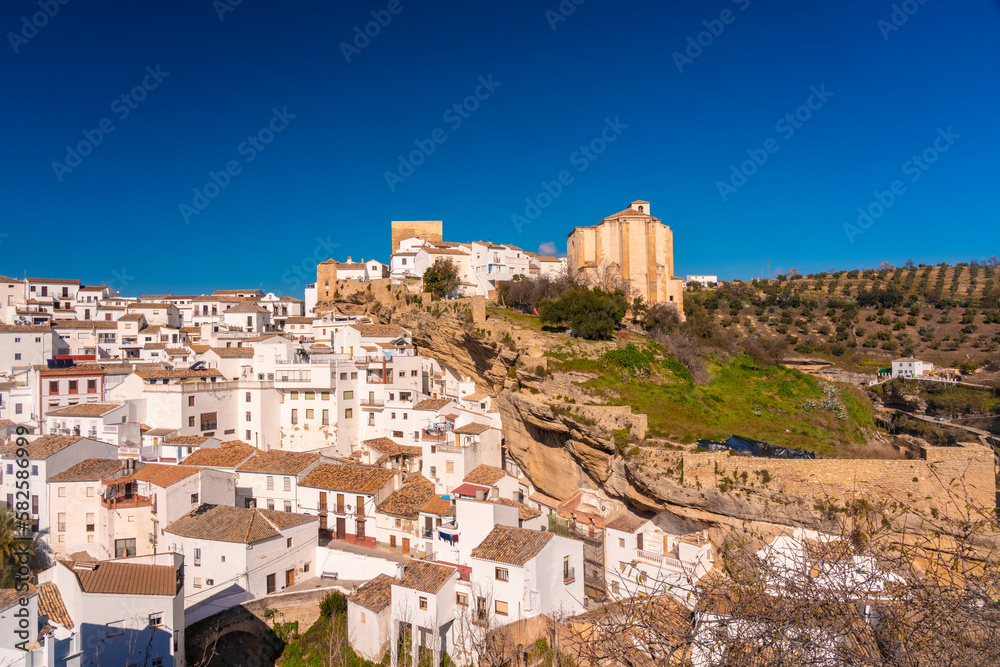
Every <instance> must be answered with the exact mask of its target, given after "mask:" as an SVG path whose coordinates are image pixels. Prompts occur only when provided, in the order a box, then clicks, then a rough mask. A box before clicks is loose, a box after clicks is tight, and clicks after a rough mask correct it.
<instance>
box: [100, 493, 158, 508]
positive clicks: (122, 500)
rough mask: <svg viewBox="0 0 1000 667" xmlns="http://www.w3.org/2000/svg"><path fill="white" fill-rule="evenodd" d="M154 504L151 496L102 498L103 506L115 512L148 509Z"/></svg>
mask: <svg viewBox="0 0 1000 667" xmlns="http://www.w3.org/2000/svg"><path fill="white" fill-rule="evenodd" d="M152 504H153V501H152V500H151V499H150V498H149V496H139V495H135V496H119V497H117V498H111V499H107V498H102V499H101V506H102V507H104V508H105V509H109V510H113V509H119V508H126V507H148V506H150V505H152Z"/></svg>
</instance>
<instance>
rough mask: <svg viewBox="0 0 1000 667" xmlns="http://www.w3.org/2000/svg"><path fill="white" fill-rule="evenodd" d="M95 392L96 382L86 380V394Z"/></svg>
mask: <svg viewBox="0 0 1000 667" xmlns="http://www.w3.org/2000/svg"><path fill="white" fill-rule="evenodd" d="M96 391H97V380H87V393H88V394H93V393H94V392H96Z"/></svg>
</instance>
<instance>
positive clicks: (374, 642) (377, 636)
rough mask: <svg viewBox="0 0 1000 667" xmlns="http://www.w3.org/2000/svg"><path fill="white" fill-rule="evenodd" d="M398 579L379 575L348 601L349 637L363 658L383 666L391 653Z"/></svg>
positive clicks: (349, 597) (350, 596)
mask: <svg viewBox="0 0 1000 667" xmlns="http://www.w3.org/2000/svg"><path fill="white" fill-rule="evenodd" d="M398 583H399V579H397V578H395V577H390V576H389V575H387V574H380V575H378V576H377V577H375V578H374V579H372V580H371V581H369V582H368V583H366V584H365V585H363V586H362V587H361V588H359V589H358V590H357V591H356V592H355V593H352V594H351V595H349V596H348V597H347V637H348V641H349V642H350V644H351V648H353V649H354V652H355V653H357V654H358V655H359V656H360V657H361V658H363V659H365V660H369V661H371V662H381V661H382V658H383V656H385V652H386V651H387V650H389V629H390V623H391V621H392V586H393V584H398Z"/></svg>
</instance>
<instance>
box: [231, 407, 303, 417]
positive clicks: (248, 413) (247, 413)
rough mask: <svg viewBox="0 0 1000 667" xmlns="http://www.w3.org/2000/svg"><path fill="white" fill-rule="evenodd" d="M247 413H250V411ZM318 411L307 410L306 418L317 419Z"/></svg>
mask: <svg viewBox="0 0 1000 667" xmlns="http://www.w3.org/2000/svg"><path fill="white" fill-rule="evenodd" d="M247 414H250V413H249V412H248V413H247ZM315 417H316V411H315V410H313V409H312V408H309V409H307V410H306V419H315Z"/></svg>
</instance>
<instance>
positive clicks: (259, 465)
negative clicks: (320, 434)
mask: <svg viewBox="0 0 1000 667" xmlns="http://www.w3.org/2000/svg"><path fill="white" fill-rule="evenodd" d="M318 460H319V454H311V453H309V452H291V451H288V450H284V449H269V450H267V451H266V452H257V453H256V454H254V455H253V457H251V458H250V460H249V461H247V462H246V463H243V464H242V465H240V466H239V467H238V468H236V470H237V471H238V472H260V473H274V474H276V475H297V474H299V473H301V472H302V471H303V470H305V469H306V468H307V467H309V465H311V464H312V463H313V462H315V461H318Z"/></svg>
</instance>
